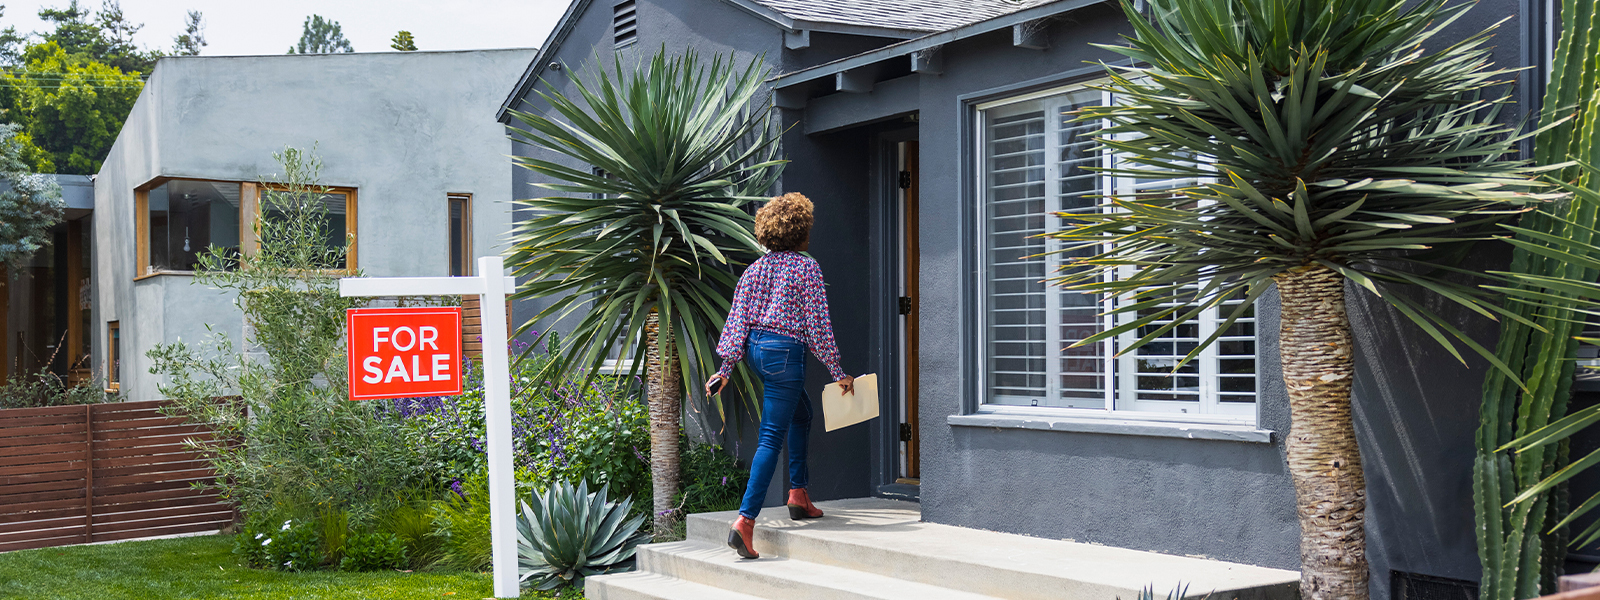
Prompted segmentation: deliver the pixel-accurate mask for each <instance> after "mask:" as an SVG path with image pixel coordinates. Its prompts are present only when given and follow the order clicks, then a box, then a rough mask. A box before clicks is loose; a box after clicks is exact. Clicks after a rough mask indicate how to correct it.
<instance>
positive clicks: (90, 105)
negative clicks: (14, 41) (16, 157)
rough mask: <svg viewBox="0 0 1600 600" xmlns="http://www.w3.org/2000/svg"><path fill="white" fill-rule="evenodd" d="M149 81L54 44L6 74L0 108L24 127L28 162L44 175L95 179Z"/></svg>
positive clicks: (0, 81) (32, 52)
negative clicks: (90, 176)
mask: <svg viewBox="0 0 1600 600" xmlns="http://www.w3.org/2000/svg"><path fill="white" fill-rule="evenodd" d="M142 89H144V82H143V81H142V80H140V79H139V76H138V74H137V73H131V74H130V73H125V72H123V71H121V70H118V69H117V68H116V67H113V66H110V65H108V64H105V63H101V62H97V61H95V60H93V59H90V58H87V57H85V56H84V55H82V54H74V53H70V52H68V51H67V50H66V49H65V48H63V47H62V46H61V45H60V44H58V43H57V42H54V41H50V42H45V43H42V44H34V45H31V46H28V48H27V49H26V50H25V51H24V52H23V54H22V65H21V66H20V67H19V68H16V69H12V70H8V71H5V72H0V106H3V107H4V108H5V109H6V111H7V112H6V116H5V118H6V120H8V121H10V122H13V123H17V124H20V125H22V126H23V127H22V130H21V131H20V132H19V136H18V141H19V142H20V143H21V144H22V147H23V156H24V160H26V161H27V162H29V163H30V164H31V166H32V168H33V169H34V170H35V171H37V172H40V173H76V174H80V175H89V174H93V173H96V172H98V171H99V170H100V163H101V161H103V160H105V157H106V153H107V152H110V151H111V145H112V143H114V142H116V139H117V132H118V131H120V130H121V129H122V123H123V121H124V120H126V119H127V117H128V111H130V110H132V109H133V103H134V101H135V100H137V99H138V98H139V91H140V90H142Z"/></svg>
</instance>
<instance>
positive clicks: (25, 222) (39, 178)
mask: <svg viewBox="0 0 1600 600" xmlns="http://www.w3.org/2000/svg"><path fill="white" fill-rule="evenodd" d="M18 130H19V127H18V126H17V125H15V124H7V125H0V180H4V181H5V183H6V184H7V185H8V186H10V189H7V190H6V191H4V192H0V273H4V270H5V266H6V265H12V266H19V265H20V264H21V263H22V262H23V261H25V260H27V259H28V257H29V256H32V255H33V252H34V251H35V250H38V249H39V248H42V247H44V246H45V245H46V244H49V243H50V232H49V230H50V227H51V226H52V225H55V224H56V223H59V222H60V221H61V216H62V215H63V214H64V213H65V211H66V209H67V205H66V204H65V203H64V202H62V201H61V186H59V185H57V184H56V182H55V180H54V179H51V178H50V177H47V176H44V175H39V174H36V173H34V172H33V170H32V169H31V168H30V167H29V165H28V163H27V162H26V161H24V160H23V156H22V154H23V144H22V142H20V141H19V140H18V139H17V135H18V133H19V131H18Z"/></svg>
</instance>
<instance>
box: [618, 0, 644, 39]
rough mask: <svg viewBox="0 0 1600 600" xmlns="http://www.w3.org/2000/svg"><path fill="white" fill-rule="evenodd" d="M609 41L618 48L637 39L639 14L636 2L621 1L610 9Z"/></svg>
mask: <svg viewBox="0 0 1600 600" xmlns="http://www.w3.org/2000/svg"><path fill="white" fill-rule="evenodd" d="M611 39H612V41H613V43H614V44H615V45H617V46H618V47H621V46H623V45H626V44H631V43H633V41H634V40H637V39H639V13H638V4H636V0H622V1H621V2H618V3H617V4H616V5H615V6H613V7H612V8H611Z"/></svg>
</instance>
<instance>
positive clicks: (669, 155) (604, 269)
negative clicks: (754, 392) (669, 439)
mask: <svg viewBox="0 0 1600 600" xmlns="http://www.w3.org/2000/svg"><path fill="white" fill-rule="evenodd" d="M766 73H767V70H766V69H765V67H763V66H762V65H761V63H760V62H752V63H751V64H749V65H748V66H746V67H745V68H744V69H742V70H741V69H738V68H737V67H735V66H734V64H733V60H732V59H731V58H724V57H721V56H718V57H716V58H714V59H712V60H711V61H710V64H706V63H704V62H702V60H701V59H700V58H699V56H698V55H696V54H694V53H692V52H690V53H686V54H684V55H682V56H678V57H668V56H667V55H666V51H665V49H664V48H663V49H662V51H661V52H658V53H657V54H656V55H655V56H654V57H653V58H651V59H650V60H649V61H647V62H644V63H643V64H641V65H640V66H639V67H637V68H635V69H633V70H632V71H631V72H629V71H628V70H627V69H626V68H624V67H623V66H622V63H621V59H620V58H618V59H617V62H616V63H615V65H614V67H613V69H612V70H611V71H607V70H606V69H605V68H604V67H603V66H600V67H597V68H596V69H595V70H593V71H592V72H586V73H580V74H577V75H575V76H574V77H573V79H572V83H573V85H574V86H575V87H576V88H577V90H578V97H579V99H577V100H574V99H569V98H567V97H565V96H562V95H560V94H555V93H546V92H544V91H539V92H538V94H539V96H540V98H541V99H542V100H543V101H544V102H546V103H548V104H549V105H550V107H551V109H552V111H551V113H550V114H542V113H528V112H519V111H513V112H512V116H513V117H515V118H516V119H517V121H518V122H519V123H520V125H521V128H519V129H516V131H515V133H514V135H516V136H518V137H520V138H522V139H523V140H525V141H526V142H528V143H529V144H531V145H533V146H535V147H538V148H542V149H544V150H548V151H550V152H553V153H556V154H559V155H562V156H564V157H567V158H569V159H571V160H572V161H576V162H577V163H581V164H582V165H583V166H582V167H574V166H572V164H571V163H563V162H556V161H553V160H544V159H539V158H528V157H519V158H517V159H516V163H517V165H519V166H521V167H523V168H526V169H529V170H532V171H534V172H536V173H538V174H539V175H542V176H544V177H547V178H549V180H550V182H548V183H541V184H538V185H539V186H540V187H542V188H545V189H547V190H550V191H552V192H556V193H557V195H554V196H549V197H544V198H536V199H532V200H525V201H520V202H519V203H520V204H521V205H523V206H525V207H526V208H527V209H529V214H531V215H535V216H533V217H531V218H529V219H527V220H525V221H523V222H521V223H519V224H518V225H517V227H516V229H515V231H514V232H513V234H512V235H513V239H512V250H511V254H510V258H509V262H510V263H511V264H512V265H513V267H514V269H515V271H516V274H517V275H518V276H520V277H525V278H526V280H527V281H528V282H529V283H526V284H523V285H522V286H521V287H520V288H519V290H518V292H517V294H516V297H517V298H553V299H555V300H554V301H553V302H552V303H551V304H550V306H549V307H548V308H546V309H545V310H543V311H541V312H540V313H539V314H538V315H536V316H535V317H534V318H533V319H532V320H530V324H531V323H541V322H544V323H548V322H555V321H557V320H561V319H565V318H567V317H571V318H572V319H574V321H573V322H574V323H575V326H574V328H573V329H572V333H571V335H570V336H568V338H567V340H566V343H565V344H564V346H563V348H562V349H561V355H562V357H563V359H562V360H558V361H551V362H550V363H548V365H547V370H548V371H549V373H548V374H547V375H545V376H544V378H545V379H550V380H561V379H564V377H563V376H564V375H565V374H566V373H567V372H584V373H586V374H587V375H586V377H585V378H588V377H592V376H593V375H594V374H595V373H597V372H599V370H600V368H601V367H602V366H603V364H604V362H605V361H606V360H607V359H608V358H612V357H614V356H620V357H623V358H631V359H633V362H632V363H631V364H632V365H633V366H632V369H633V371H632V372H630V373H629V375H631V376H632V375H638V374H639V370H640V369H642V368H643V367H644V366H645V365H646V362H647V361H646V351H647V350H648V349H647V348H646V347H645V344H638V343H635V342H636V341H637V340H644V339H646V338H645V335H644V332H645V325H646V321H647V318H648V317H649V316H650V315H651V314H652V313H655V314H657V315H658V316H659V319H660V323H661V326H662V328H663V329H664V331H666V332H670V336H668V335H663V336H662V339H663V340H665V339H670V340H671V346H670V347H666V348H661V349H660V354H659V357H658V359H657V360H659V361H660V363H661V364H662V365H672V364H674V363H676V364H677V365H678V368H680V369H681V383H682V385H683V390H686V391H687V392H688V393H690V394H696V393H698V392H697V391H696V390H697V389H698V388H699V385H698V381H699V380H700V378H699V377H698V375H699V374H708V373H710V372H713V371H715V364H714V363H713V362H712V361H714V360H715V357H716V352H715V349H714V346H715V334H716V332H717V331H718V330H719V329H720V328H721V326H722V323H723V321H724V320H725V319H726V317H727V310H728V298H729V297H730V296H731V293H732V291H733V288H734V286H735V284H736V283H737V279H736V277H735V276H734V272H733V268H735V267H738V266H740V265H743V264H746V263H747V262H749V261H750V260H753V259H754V258H755V257H757V256H759V254H760V252H761V247H760V245H759V244H758V243H757V242H756V240H755V236H754V233H753V231H752V228H753V227H754V221H753V219H752V217H751V216H750V214H749V213H747V212H745V210H746V206H748V205H749V204H750V203H751V202H755V201H758V200H761V199H762V198H759V197H758V195H760V194H765V193H766V192H767V190H768V189H769V188H771V186H772V184H773V183H774V182H775V181H776V180H777V176H778V173H779V171H780V169H781V165H782V161H779V160H777V158H776V156H777V155H776V152H777V147H776V144H775V142H776V139H777V138H776V137H774V136H771V135H769V134H768V123H767V115H768V111H767V110H766V104H765V102H758V101H757V95H758V94H759V93H760V92H761V90H762V81H763V80H764V79H765V77H766ZM691 358H692V360H691ZM680 359H681V360H680ZM749 375H750V374H749V373H748V372H746V371H745V370H744V368H743V367H742V366H741V367H740V371H739V376H738V378H737V379H739V380H740V381H741V382H743V384H742V385H743V386H744V387H745V388H746V389H753V386H754V384H753V382H752V380H751V378H750V376H749ZM653 401H654V399H652V402H653ZM718 409H719V411H720V410H721V405H720V403H719V404H718Z"/></svg>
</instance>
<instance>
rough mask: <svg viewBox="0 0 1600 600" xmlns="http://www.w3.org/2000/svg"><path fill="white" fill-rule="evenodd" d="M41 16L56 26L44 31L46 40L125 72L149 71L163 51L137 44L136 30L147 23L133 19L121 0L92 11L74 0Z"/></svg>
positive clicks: (112, 1) (41, 11) (67, 51)
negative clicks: (134, 39)
mask: <svg viewBox="0 0 1600 600" xmlns="http://www.w3.org/2000/svg"><path fill="white" fill-rule="evenodd" d="M39 18H40V19H41V20H43V21H45V22H46V23H52V24H54V27H55V28H54V29H53V30H51V31H47V32H44V33H43V34H40V37H41V38H43V41H45V42H55V43H56V45H58V46H60V47H61V49H62V50H63V51H64V52H66V53H67V54H73V55H79V56H81V57H83V58H84V59H87V60H90V61H95V62H100V63H104V64H106V65H109V66H111V67H114V68H116V69H118V70H120V71H122V72H123V73H149V72H150V70H151V69H154V68H155V63H156V60H157V59H159V58H161V53H160V52H158V51H148V50H142V49H140V48H139V47H138V46H137V45H136V44H134V42H133V36H134V34H136V33H138V32H139V30H140V29H143V28H144V25H143V24H142V23H133V22H131V21H129V20H128V19H127V17H126V16H125V15H124V14H123V12H122V4H121V3H120V2H119V1H118V0H106V2H105V4H103V5H101V7H100V10H99V11H98V12H90V11H89V10H88V9H86V8H83V7H81V6H80V5H79V4H78V0H71V2H69V3H68V4H67V6H66V7H65V8H42V9H40V10H39Z"/></svg>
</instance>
